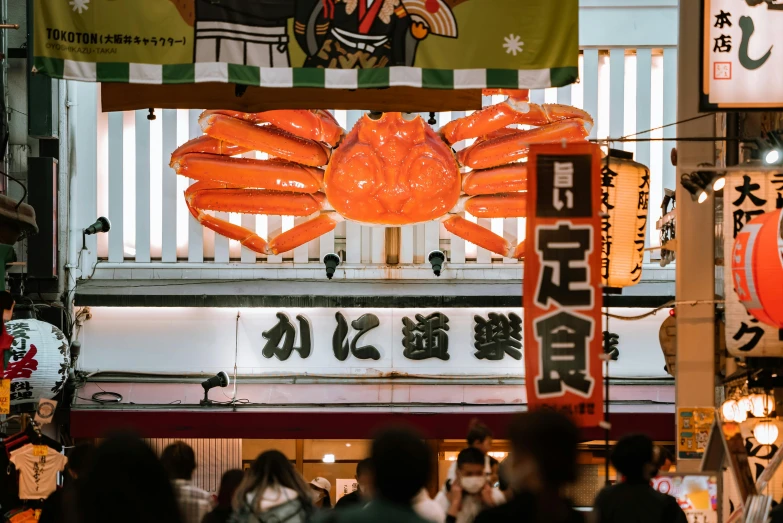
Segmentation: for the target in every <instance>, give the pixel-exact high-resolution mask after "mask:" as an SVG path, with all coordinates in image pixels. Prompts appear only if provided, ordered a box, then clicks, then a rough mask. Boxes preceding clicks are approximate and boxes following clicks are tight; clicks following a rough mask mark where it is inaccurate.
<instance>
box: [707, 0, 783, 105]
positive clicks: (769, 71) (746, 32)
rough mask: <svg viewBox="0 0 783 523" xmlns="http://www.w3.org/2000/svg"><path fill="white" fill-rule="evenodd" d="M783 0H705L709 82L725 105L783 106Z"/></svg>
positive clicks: (714, 98)
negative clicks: (782, 33) (782, 43)
mask: <svg viewBox="0 0 783 523" xmlns="http://www.w3.org/2000/svg"><path fill="white" fill-rule="evenodd" d="M781 28H783V2H782V1H781V0H765V1H762V0H753V1H751V0H704V43H703V46H704V85H703V89H704V91H705V93H707V94H708V99H709V102H710V103H711V104H717V105H719V106H720V107H726V108H730V107H752V106H757V107H783V89H781V88H780V86H781V85H783V46H782V45H781V39H780V35H781Z"/></svg>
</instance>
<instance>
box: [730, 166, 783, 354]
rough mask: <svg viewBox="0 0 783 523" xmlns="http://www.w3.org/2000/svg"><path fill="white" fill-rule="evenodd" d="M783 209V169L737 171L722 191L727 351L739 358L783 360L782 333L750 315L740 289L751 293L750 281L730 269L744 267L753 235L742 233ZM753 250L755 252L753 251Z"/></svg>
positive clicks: (731, 175)
mask: <svg viewBox="0 0 783 523" xmlns="http://www.w3.org/2000/svg"><path fill="white" fill-rule="evenodd" d="M781 208H783V169H781V170H780V171H774V170H758V171H750V170H749V171H746V172H739V173H737V172H735V173H731V174H729V175H728V176H726V187H725V188H724V189H723V242H724V243H723V252H724V257H725V258H726V259H727V261H726V266H727V267H726V275H727V277H725V278H724V285H725V293H726V313H725V315H726V348H727V349H728V351H729V354H731V355H732V356H738V357H748V356H751V357H757V356H769V357H778V358H779V357H783V331H779V330H778V329H775V328H774V327H770V326H769V325H765V324H764V323H762V322H760V321H759V320H757V319H756V318H754V317H753V316H751V315H750V313H748V310H747V309H746V308H745V305H743V304H742V302H741V301H740V297H739V296H738V294H737V290H738V288H739V290H740V291H741V292H743V293H744V294H749V293H748V290H749V289H748V287H747V286H748V284H749V283H750V284H752V281H751V280H745V279H736V280H735V279H734V278H732V277H730V276H728V275H730V274H731V272H730V271H729V268H730V267H732V266H743V265H744V264H745V261H746V257H747V256H748V255H749V253H750V250H749V249H751V247H752V246H751V245H748V244H749V242H750V241H752V240H753V235H752V234H749V231H747V230H746V231H744V232H741V231H742V228H743V227H745V225H747V223H748V222H750V221H751V220H752V219H753V218H755V217H756V216H759V215H762V214H764V213H767V212H771V211H774V210H775V209H781ZM751 250H752V249H751Z"/></svg>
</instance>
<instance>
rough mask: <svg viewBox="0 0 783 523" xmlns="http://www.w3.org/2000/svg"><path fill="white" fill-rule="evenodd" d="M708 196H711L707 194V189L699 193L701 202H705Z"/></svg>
mask: <svg viewBox="0 0 783 523" xmlns="http://www.w3.org/2000/svg"><path fill="white" fill-rule="evenodd" d="M707 198H709V194H707V191H702V192H700V193H699V200H698V201H699V203H704V202H706V201H707Z"/></svg>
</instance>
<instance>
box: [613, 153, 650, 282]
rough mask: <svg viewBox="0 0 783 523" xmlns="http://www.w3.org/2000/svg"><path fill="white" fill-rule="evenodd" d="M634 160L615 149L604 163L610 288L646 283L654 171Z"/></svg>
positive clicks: (631, 156)
mask: <svg viewBox="0 0 783 523" xmlns="http://www.w3.org/2000/svg"><path fill="white" fill-rule="evenodd" d="M632 158H633V155H632V154H631V153H628V152H626V151H617V150H614V149H612V150H610V151H609V157H608V158H604V159H603V160H602V161H601V163H602V168H601V186H602V187H601V189H602V191H603V195H602V199H601V212H602V213H605V216H603V217H602V218H601V221H602V224H601V227H602V235H603V238H602V240H603V251H602V254H601V280H602V283H603V284H604V285H606V286H608V287H629V286H631V285H636V284H637V283H639V281H640V280H641V279H642V264H643V262H644V243H645V237H646V236H647V213H648V207H649V200H650V171H649V170H648V169H647V167H645V166H644V165H642V164H640V163H637V162H634V161H633V159H632Z"/></svg>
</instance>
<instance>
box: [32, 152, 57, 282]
mask: <svg viewBox="0 0 783 523" xmlns="http://www.w3.org/2000/svg"><path fill="white" fill-rule="evenodd" d="M27 171H28V178H27V203H29V204H30V205H32V207H33V209H35V218H36V222H37V224H38V234H35V235H32V236H30V237H29V238H28V239H27V276H28V277H29V278H41V279H49V278H56V277H57V160H55V159H54V158H50V157H30V158H28V159H27Z"/></svg>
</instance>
